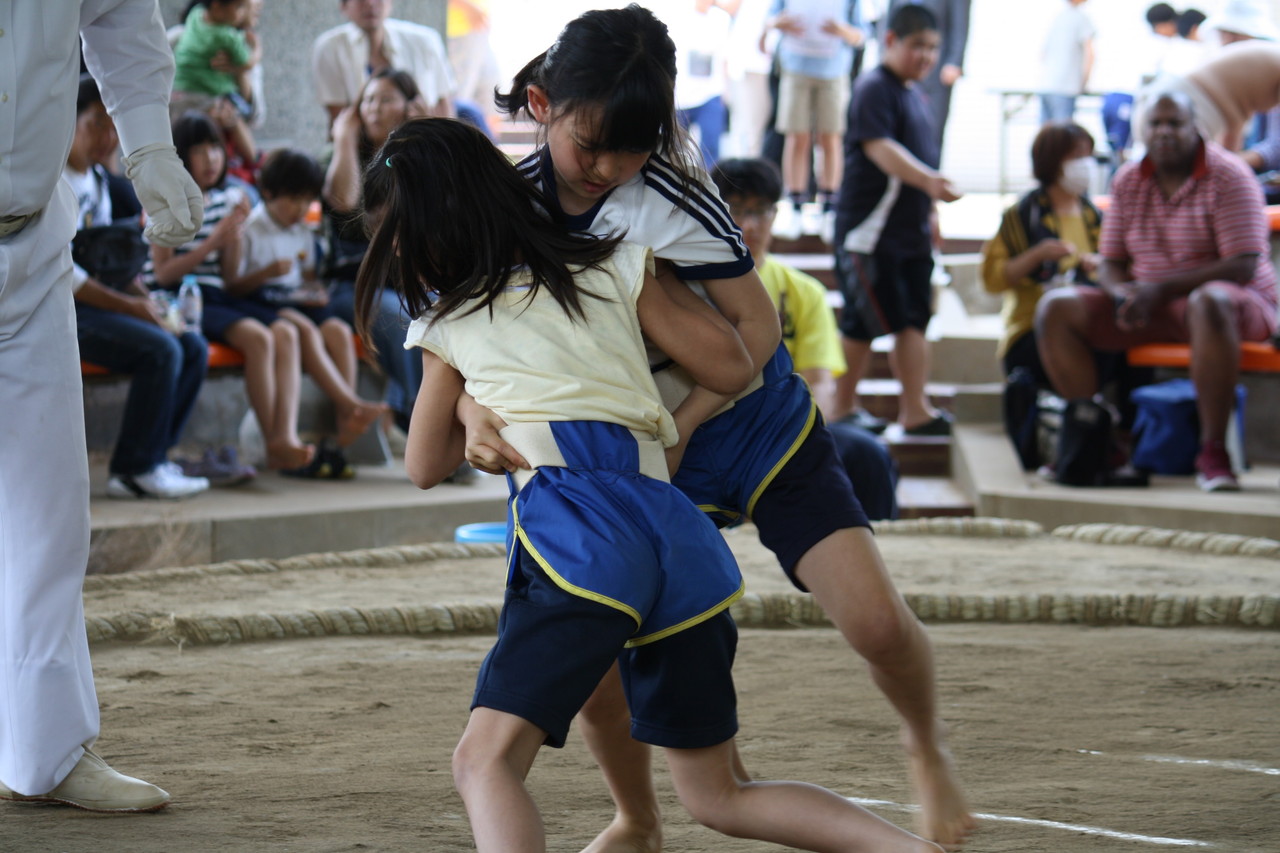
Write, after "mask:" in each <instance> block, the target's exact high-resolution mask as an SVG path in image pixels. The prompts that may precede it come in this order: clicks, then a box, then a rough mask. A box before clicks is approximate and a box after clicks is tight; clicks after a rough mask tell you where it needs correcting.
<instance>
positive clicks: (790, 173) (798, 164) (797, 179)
mask: <svg viewBox="0 0 1280 853" xmlns="http://www.w3.org/2000/svg"><path fill="white" fill-rule="evenodd" d="M812 154H813V142H812V140H811V139H810V138H809V134H807V133H788V134H787V135H786V138H785V139H783V142H782V164H783V175H782V180H783V183H784V184H786V187H787V192H788V193H805V192H807V191H808V189H809V158H810V157H811V156H812Z"/></svg>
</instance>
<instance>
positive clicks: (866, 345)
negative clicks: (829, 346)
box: [836, 335, 871, 417]
mask: <svg viewBox="0 0 1280 853" xmlns="http://www.w3.org/2000/svg"><path fill="white" fill-rule="evenodd" d="M840 344H841V346H842V347H844V360H845V361H846V362H847V363H848V365H849V369H848V371H847V372H846V373H845V374H844V375H843V376H841V377H840V378H839V379H837V380H836V415H837V417H843V416H845V415H847V414H849V413H850V412H852V411H854V410H855V409H857V408H858V383H859V382H860V381H861V380H862V377H863V375H864V374H865V373H866V372H867V365H868V364H870V363H871V341H855V340H853V339H852V338H846V337H844V336H843V335H841V337H840Z"/></svg>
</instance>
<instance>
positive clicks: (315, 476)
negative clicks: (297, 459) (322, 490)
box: [280, 444, 333, 480]
mask: <svg viewBox="0 0 1280 853" xmlns="http://www.w3.org/2000/svg"><path fill="white" fill-rule="evenodd" d="M280 476H282V477H298V478H301V479H304V480H325V479H328V478H329V477H332V476H333V465H332V463H330V461H329V457H328V455H326V454H325V452H324V445H323V444H322V445H321V446H320V447H317V448H316V455H315V456H314V457H312V459H311V461H310V462H308V463H307V464H306V465H303V466H302V467H301V468H281V469H280Z"/></svg>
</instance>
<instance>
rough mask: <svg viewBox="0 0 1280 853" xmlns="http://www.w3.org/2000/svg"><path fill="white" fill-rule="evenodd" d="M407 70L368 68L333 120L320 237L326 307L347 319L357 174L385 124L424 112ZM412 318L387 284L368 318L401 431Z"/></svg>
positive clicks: (413, 387)
mask: <svg viewBox="0 0 1280 853" xmlns="http://www.w3.org/2000/svg"><path fill="white" fill-rule="evenodd" d="M425 112H426V106H425V105H424V104H423V103H422V99H421V98H420V97H419V95H418V87H417V84H416V83H414V82H413V77H411V76H410V75H409V74H408V73H406V72H404V71H393V70H390V69H385V70H383V71H378V72H376V73H375V74H374V75H373V77H371V78H370V79H369V82H368V83H366V84H365V86H364V88H363V89H362V90H361V92H360V97H359V98H358V100H357V102H356V104H354V105H352V106H349V107H347V108H346V109H344V110H343V111H342V113H341V114H339V116H338V118H337V120H336V121H335V122H334V123H333V154H332V157H331V159H330V160H329V164H328V169H327V171H326V173H325V178H324V190H323V194H322V199H323V202H324V223H325V232H326V236H327V238H328V258H327V270H326V277H327V278H328V280H329V295H330V300H331V301H330V306H331V307H332V308H333V310H334V312H335V313H336V314H337V316H339V317H341V318H342V319H343V320H345V321H346V322H348V323H351V322H353V321H354V319H355V313H354V312H355V281H356V273H357V272H359V270H360V262H361V261H362V260H363V259H364V253H365V250H366V249H367V248H368V247H369V242H368V239H367V238H366V237H365V232H364V224H363V222H362V220H361V216H360V213H361V211H360V175H361V173H362V172H363V171H364V168H365V166H367V165H368V163H369V160H370V158H372V157H373V154H374V152H375V151H377V150H378V148H379V147H381V146H382V143H384V142H386V141H387V137H388V136H389V135H390V134H391V131H393V130H395V128H397V127H399V126H400V125H401V124H402V123H404V122H405V120H407V119H409V118H415V117H420V116H422V115H425ZM412 319H413V318H411V317H409V316H408V314H407V313H406V312H405V309H404V306H402V305H401V304H400V300H399V298H397V297H396V296H395V294H393V293H390V292H389V291H384V292H383V294H382V296H381V297H380V302H379V310H378V313H377V316H376V317H375V318H374V320H373V322H372V324H371V325H372V329H373V341H374V345H375V347H376V349H377V357H378V364H379V366H381V368H382V370H383V372H384V373H385V374H386V377H387V403H388V405H389V406H390V407H391V412H392V415H393V417H394V418H395V422H396V425H397V426H398V427H399V428H400V429H401V430H404V431H405V432H408V428H409V416H410V415H411V414H412V413H413V404H414V401H415V400H416V399H417V396H418V386H419V385H421V384H422V358H421V356H419V355H417V354H416V353H411V352H408V351H406V350H405V348H404V335H405V330H406V329H408V327H409V322H410V321H411V320H412Z"/></svg>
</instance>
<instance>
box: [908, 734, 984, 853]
mask: <svg viewBox="0 0 1280 853" xmlns="http://www.w3.org/2000/svg"><path fill="white" fill-rule="evenodd" d="M907 761H908V763H909V764H910V771H911V783H912V785H913V786H914V787H915V790H916V796H917V797H918V798H919V800H920V817H919V820H918V825H919V829H918V831H919V833H920V835H921V836H923V837H924V838H927V839H929V840H930V841H936V842H937V843H938V844H940V845H942V847H943V848H944V849H946V850H959V849H960V845H961V844H963V843H964V840H965V839H966V838H967V837H968V835H969V833H971V832H973V830H974V829H976V828H977V826H978V821H977V820H976V819H974V817H973V815H972V814H971V813H970V812H969V804H968V803H967V802H966V801H965V797H964V792H963V791H961V790H960V783H959V781H957V779H956V773H955V766H954V764H953V762H952V760H951V752H950V751H949V750H948V749H947V748H946V746H943V745H941V739H939V745H938V746H936V747H935V748H934V749H932V750H927V749H918V748H916V747H914V746H913V745H912V744H911V743H910V741H909V739H908V740H907Z"/></svg>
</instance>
